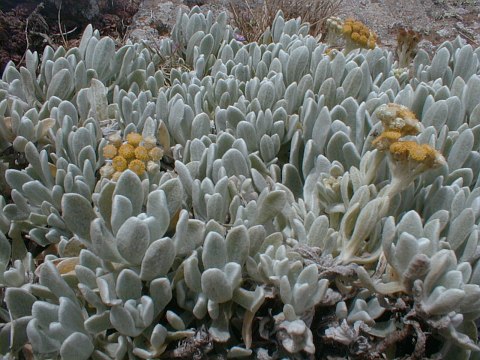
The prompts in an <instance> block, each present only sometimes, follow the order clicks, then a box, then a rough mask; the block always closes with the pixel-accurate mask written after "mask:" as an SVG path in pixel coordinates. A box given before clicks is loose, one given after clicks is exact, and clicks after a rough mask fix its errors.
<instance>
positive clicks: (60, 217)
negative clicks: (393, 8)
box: [0, 7, 480, 359]
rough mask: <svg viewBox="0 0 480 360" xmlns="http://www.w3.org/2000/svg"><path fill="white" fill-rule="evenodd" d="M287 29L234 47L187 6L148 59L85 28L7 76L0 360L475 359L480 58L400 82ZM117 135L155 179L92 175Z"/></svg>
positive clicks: (373, 57) (0, 118)
mask: <svg viewBox="0 0 480 360" xmlns="http://www.w3.org/2000/svg"><path fill="white" fill-rule="evenodd" d="M307 33H308V25H307V24H302V23H301V21H300V20H298V19H297V20H289V21H285V20H284V19H283V17H282V13H281V12H279V14H277V17H276V19H275V21H274V23H273V24H272V27H271V29H268V30H267V31H266V32H265V34H264V36H263V37H262V38H261V41H260V43H250V44H243V43H241V42H238V41H236V40H235V39H234V38H233V34H234V29H233V28H231V27H230V25H228V24H227V22H226V16H225V14H222V15H220V16H219V17H217V18H216V19H215V18H214V16H213V14H212V13H208V14H206V15H204V14H202V13H201V11H200V9H199V8H196V7H195V8H193V9H192V10H191V11H190V13H188V14H187V13H179V15H178V18H177V23H176V25H175V27H174V29H173V32H172V37H171V38H169V39H164V40H161V41H160V43H159V45H158V48H156V50H153V49H152V47H151V46H150V45H148V44H146V43H142V44H132V43H127V44H126V45H124V46H123V47H121V48H120V49H118V50H116V49H115V47H114V46H113V41H112V40H111V39H109V38H100V36H99V33H98V31H94V30H93V28H92V27H91V26H89V27H87V29H86V30H85V32H84V35H83V37H82V40H81V42H80V45H79V46H78V47H77V48H72V49H69V50H66V49H64V48H59V49H58V50H57V51H54V50H53V49H52V48H50V47H47V48H46V49H45V51H44V54H43V56H42V58H41V61H40V59H39V56H38V54H36V53H31V52H27V56H26V60H27V61H26V66H25V67H21V68H20V70H17V69H16V68H15V67H14V66H13V64H12V63H10V64H9V65H8V66H7V68H6V70H5V72H4V75H3V77H2V79H1V81H0V147H1V150H5V149H7V148H9V147H10V146H13V148H14V150H15V151H16V152H19V153H20V154H22V155H23V156H24V157H25V159H26V160H27V163H28V165H27V167H26V168H24V169H9V170H7V171H6V182H7V183H8V185H9V186H10V187H11V194H10V195H9V197H8V198H7V197H5V198H2V199H1V201H0V205H1V207H2V209H1V211H0V229H1V230H2V234H1V236H0V286H2V288H4V290H5V291H4V292H2V294H5V295H4V296H3V298H2V301H4V303H5V305H6V306H5V307H3V308H2V309H0V319H1V324H0V327H1V328H0V345H1V346H0V349H1V351H0V352H1V354H2V355H7V354H8V356H13V357H15V356H17V355H18V354H19V352H20V351H22V348H23V346H24V345H25V344H26V343H27V342H28V343H30V344H31V346H32V350H33V352H34V355H35V356H36V357H38V358H46V357H48V358H58V357H60V358H72V356H74V357H75V358H78V359H83V358H84V359H87V358H94V359H124V358H127V357H128V358H131V359H136V358H140V359H150V358H158V357H161V356H168V355H169V354H170V351H171V349H175V348H177V350H178V349H183V350H182V351H186V350H185V349H186V348H188V346H186V345H185V346H184V344H196V345H195V346H197V347H196V349H197V350H198V351H200V352H203V354H206V353H207V352H209V351H212V348H215V351H217V352H220V353H221V355H225V356H227V357H249V356H250V357H251V356H257V357H261V356H265V354H267V355H268V356H274V357H275V356H277V357H288V358H303V357H305V356H316V357H319V356H323V355H320V354H319V353H318V349H317V348H316V347H315V344H317V343H321V344H322V346H323V349H324V351H326V352H328V351H329V350H328V349H329V348H328V346H329V345H328V344H331V343H332V342H333V343H334V344H335V347H336V348H337V351H340V352H342V356H344V357H348V356H353V355H354V356H360V355H362V356H365V355H366V354H370V353H374V354H377V355H378V356H387V355H386V354H391V353H393V352H394V347H395V341H393V342H392V341H391V340H387V339H397V336H400V335H399V334H401V336H400V337H398V339H400V340H398V341H401V340H402V339H405V338H406V337H409V339H411V340H412V341H415V342H416V343H417V344H418V346H416V347H415V350H414V351H415V355H416V356H420V357H421V356H436V357H441V358H452V359H453V358H459V357H462V358H468V357H469V356H470V355H472V356H476V355H473V354H474V353H475V354H477V351H478V350H479V349H478V344H477V334H476V328H475V320H477V319H478V318H479V317H480V304H478V299H477V298H478V295H479V292H480V288H479V286H480V261H479V258H480V256H479V253H480V251H479V249H480V248H479V244H478V236H479V234H478V221H479V218H480V205H479V204H480V200H479V195H480V191H479V190H478V187H479V184H480V180H479V178H478V176H477V174H478V173H479V171H480V165H479V163H480V156H479V155H478V151H479V148H480V140H479V136H480V135H479V132H480V101H479V99H480V95H479V94H480V66H479V56H480V50H479V49H473V48H472V47H471V46H469V45H464V44H462V42H461V40H460V39H457V40H455V41H453V42H445V43H444V44H443V45H442V46H441V47H440V48H439V50H438V51H437V52H436V54H435V55H434V57H433V59H430V58H429V56H428V54H427V53H425V52H423V51H419V52H418V54H417V56H416V57H415V59H414V61H413V64H412V68H413V76H412V77H411V78H408V76H407V75H402V76H400V77H399V76H398V68H397V67H396V64H395V62H394V60H393V58H394V57H393V55H392V53H390V52H388V51H386V50H383V49H381V48H378V47H377V48H375V49H373V50H361V51H354V52H350V53H349V54H347V55H345V54H343V53H342V52H339V53H338V54H336V55H335V56H334V57H330V56H328V55H327V54H325V50H326V48H327V47H326V45H325V44H321V43H318V42H317V41H316V40H315V39H314V38H312V37H310V36H308V35H307ZM172 56H179V57H181V60H180V61H179V65H181V66H179V67H178V68H172V69H170V70H169V73H167V72H166V70H165V68H163V69H164V70H159V68H162V67H161V65H162V61H163V60H164V59H166V58H168V57H172ZM392 103H393V104H396V105H392ZM392 109H396V110H395V111H393V110H392ZM407 110H408V111H409V113H408V117H405V116H403V115H402V114H403V113H404V112H405V111H407ZM405 119H407V120H405ZM405 125H407V128H408V126H410V128H409V129H410V130H408V131H407V130H405V129H404V126H405ZM402 129H403V130H402ZM412 129H414V130H415V131H413V130H412ZM389 131H394V132H395V131H397V132H399V134H396V135H395V134H387V133H388V132H389ZM132 132H135V133H139V134H141V135H142V136H143V138H146V137H151V138H154V139H156V141H157V144H156V145H157V146H160V147H163V151H164V154H165V156H164V159H163V161H162V163H161V164H160V165H158V166H156V167H155V169H152V171H151V172H150V171H148V174H145V175H142V176H140V177H139V176H137V175H136V174H135V173H134V172H132V171H129V170H126V171H124V172H123V173H122V174H121V175H120V176H119V178H118V179H116V181H113V180H109V179H107V178H104V177H102V176H101V171H100V169H101V168H102V167H103V166H104V165H105V163H106V159H105V157H104V156H103V149H104V148H105V146H106V145H107V143H108V142H109V140H110V139H112V136H119V137H120V139H122V138H126V136H127V135H128V134H129V133H132ZM392 144H395V145H394V146H393V148H391V145H392ZM405 146H406V149H405ZM402 149H403V150H402ZM419 149H423V150H425V149H428V153H429V154H430V155H432V154H433V155H435V156H433V155H432V156H431V157H430V158H428V159H430V160H432V161H431V163H428V166H426V165H427V162H426V160H425V159H423V160H422V158H421V157H418V156H416V155H417V154H414V153H413V151H414V150H419ZM400 150H401V151H400ZM402 151H403V152H402ZM402 154H403V155H402ZM400 155H402V156H403V157H402V156H400ZM26 239H28V241H25V240H26ZM31 245H33V248H32V246H31ZM44 249H45V251H43V250H44ZM39 252H41V254H40V255H39V254H38V253H39ZM52 252H53V253H52ZM40 260H42V261H40ZM40 263H41V264H40ZM320 324H322V325H320ZM320 326H324V327H325V332H324V333H325V335H324V336H319V335H318V334H319V332H318V331H317V330H318V328H319V327H320ZM257 329H258V331H257ZM402 336H403V338H401V337H402ZM426 336H428V337H429V339H431V341H432V342H433V343H441V345H439V346H437V347H436V348H434V349H433V350H432V349H425V348H423V347H422V346H421V344H422V339H424V337H426ZM315 337H318V338H315ZM259 338H261V339H263V340H264V343H265V344H266V345H262V346H257V344H256V343H255V341H256V340H257V339H259ZM214 344H215V346H214ZM182 346H183V347H182ZM178 351H180V350H178ZM353 352H355V353H353ZM336 354H337V355H338V353H336ZM402 355H407V354H402ZM186 356H193V353H186Z"/></svg>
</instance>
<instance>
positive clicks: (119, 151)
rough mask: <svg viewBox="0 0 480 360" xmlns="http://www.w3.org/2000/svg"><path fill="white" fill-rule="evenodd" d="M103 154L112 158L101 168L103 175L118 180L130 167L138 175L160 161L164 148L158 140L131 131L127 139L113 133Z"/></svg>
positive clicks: (107, 157)
mask: <svg viewBox="0 0 480 360" xmlns="http://www.w3.org/2000/svg"><path fill="white" fill-rule="evenodd" d="M103 156H104V157H105V158H106V159H108V160H110V161H108V162H107V164H106V165H105V166H103V167H102V168H101V169H100V174H101V175H102V177H106V178H108V179H112V180H114V181H115V180H117V179H118V178H119V177H120V175H121V174H122V172H123V171H125V170H127V169H130V170H131V171H133V172H134V173H135V174H137V175H138V176H141V175H143V174H144V173H145V169H147V168H149V167H151V165H152V164H151V163H153V164H154V163H158V162H159V161H160V160H161V159H162V157H163V150H162V149H161V148H160V147H158V146H157V140H156V139H155V138H154V137H152V136H148V137H146V138H145V139H144V138H143V136H142V135H140V134H138V133H129V134H128V135H127V137H126V141H123V140H122V138H121V137H120V135H117V134H116V135H112V136H111V137H110V138H109V143H108V144H107V145H106V146H105V147H104V148H103Z"/></svg>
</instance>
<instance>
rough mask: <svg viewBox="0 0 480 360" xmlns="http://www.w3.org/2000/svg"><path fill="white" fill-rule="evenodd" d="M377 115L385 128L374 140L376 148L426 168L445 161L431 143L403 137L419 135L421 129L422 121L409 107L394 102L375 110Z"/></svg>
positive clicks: (400, 159) (393, 156) (397, 158)
mask: <svg viewBox="0 0 480 360" xmlns="http://www.w3.org/2000/svg"><path fill="white" fill-rule="evenodd" d="M375 116H376V117H377V118H378V119H379V120H380V121H381V122H382V125H383V128H384V131H383V132H382V133H381V134H380V135H379V136H378V137H377V138H376V139H375V140H373V141H372V145H373V146H374V147H375V148H376V149H378V150H380V151H386V150H388V151H389V153H390V154H391V156H392V158H393V159H394V160H397V161H413V162H414V163H416V164H421V165H424V166H425V167H426V168H432V167H436V166H438V165H440V164H441V163H443V162H444V161H445V160H444V159H443V156H442V155H441V154H440V153H439V152H438V151H436V150H435V149H434V148H432V147H431V146H430V145H427V144H418V143H417V142H415V141H406V140H402V139H401V138H403V137H405V136H409V135H417V134H418V133H419V132H420V130H421V126H420V122H419V121H418V120H417V118H416V117H415V114H414V113H413V112H412V111H411V110H410V109H408V108H407V107H405V106H403V105H398V104H393V103H390V104H387V105H382V106H381V107H379V108H378V109H377V111H376V112H375Z"/></svg>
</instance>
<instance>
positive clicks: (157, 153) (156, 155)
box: [148, 147, 163, 161]
mask: <svg viewBox="0 0 480 360" xmlns="http://www.w3.org/2000/svg"><path fill="white" fill-rule="evenodd" d="M148 156H150V159H151V160H152V161H160V160H161V159H162V157H163V149H162V148H159V147H154V148H153V149H151V150H150V151H149V152H148Z"/></svg>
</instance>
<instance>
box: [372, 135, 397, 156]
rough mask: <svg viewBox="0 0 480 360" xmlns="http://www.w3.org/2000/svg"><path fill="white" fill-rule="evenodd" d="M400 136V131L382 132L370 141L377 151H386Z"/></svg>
mask: <svg viewBox="0 0 480 360" xmlns="http://www.w3.org/2000/svg"><path fill="white" fill-rule="evenodd" d="M402 136H403V135H402V133H401V132H400V131H384V132H383V133H381V134H380V135H379V136H378V137H377V138H376V139H375V140H373V141H372V145H373V146H374V147H375V148H377V149H378V150H381V151H383V150H387V149H389V148H390V145H392V144H393V143H394V142H396V141H398V139H400V138H401V137H402Z"/></svg>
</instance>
